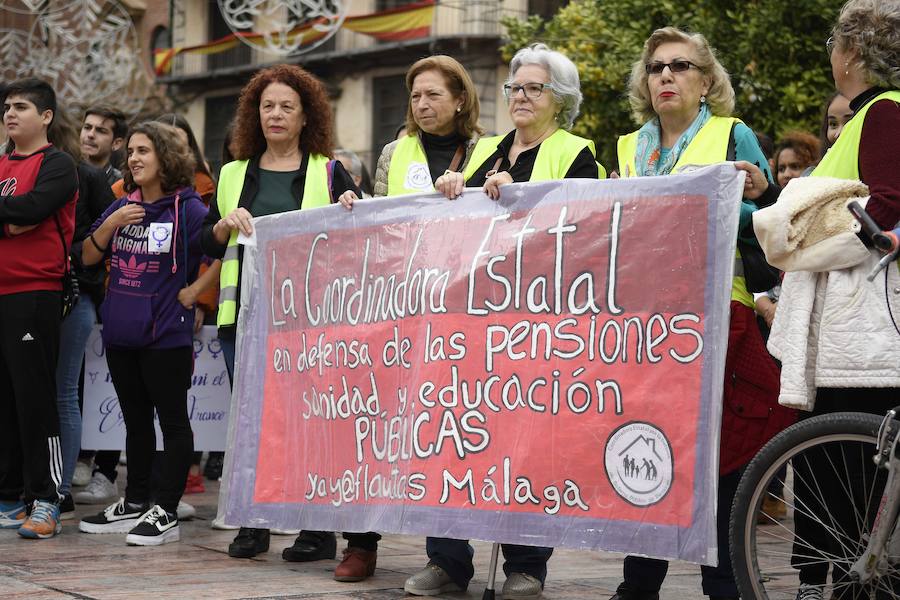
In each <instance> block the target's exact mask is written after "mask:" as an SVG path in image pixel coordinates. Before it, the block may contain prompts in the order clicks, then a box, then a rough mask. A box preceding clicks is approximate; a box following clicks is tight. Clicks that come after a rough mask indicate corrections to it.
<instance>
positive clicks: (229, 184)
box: [216, 154, 331, 327]
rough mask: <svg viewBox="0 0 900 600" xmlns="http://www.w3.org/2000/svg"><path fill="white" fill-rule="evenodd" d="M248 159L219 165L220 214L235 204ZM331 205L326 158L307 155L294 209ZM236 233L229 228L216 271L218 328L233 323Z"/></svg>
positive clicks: (236, 276)
mask: <svg viewBox="0 0 900 600" xmlns="http://www.w3.org/2000/svg"><path fill="white" fill-rule="evenodd" d="M249 164H250V161H249V160H236V161H234V162H230V163H228V164H226V165H224V166H223V167H222V170H221V172H220V173H219V185H218V187H217V190H216V204H217V206H218V208H219V214H220V215H222V216H223V217H224V216H226V215H228V214H231V211H233V210H234V209H236V208H237V207H238V202H239V201H240V199H241V191H242V190H243V189H244V179H245V177H246V175H247V166H248V165H249ZM329 204H331V190H329V189H328V158H327V157H325V156H322V155H320V154H310V155H309V161H308V163H307V165H306V181H305V183H304V185H303V198H298V199H297V208H299V209H306V208H316V207H319V206H328V205H329ZM237 237H238V232H237V231H232V232H231V237H229V238H228V246H227V247H226V248H225V256H224V257H222V271H221V273H220V274H219V312H218V315H217V317H216V324H217V325H218V326H219V327H223V326H229V325H234V324H235V319H236V317H237V300H238V297H237V295H238V274H239V272H240V265H239V264H238V256H239V253H238V243H237Z"/></svg>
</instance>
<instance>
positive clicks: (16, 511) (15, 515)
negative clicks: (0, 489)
mask: <svg viewBox="0 0 900 600" xmlns="http://www.w3.org/2000/svg"><path fill="white" fill-rule="evenodd" d="M27 518H28V510H27V509H26V508H25V503H24V502H22V501H21V500H15V501H13V502H7V501H5V500H3V501H0V529H18V528H19V527H21V526H22V524H23V523H24V522H25V519H27Z"/></svg>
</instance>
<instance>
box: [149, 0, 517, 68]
mask: <svg viewBox="0 0 900 600" xmlns="http://www.w3.org/2000/svg"><path fill="white" fill-rule="evenodd" d="M360 4H365V3H362V2H351V7H350V15H349V16H356V15H361V14H364V13H365V11H360V10H355V7H356V5H360ZM527 8H528V3H527V2H526V1H525V0H520V1H519V0H505V1H504V0H444V1H439V2H438V3H437V4H436V5H435V7H434V17H433V19H432V23H431V34H430V36H428V37H424V38H418V39H413V40H406V41H394V42H382V41H379V40H377V39H375V38H373V37H371V36H368V35H365V34H362V33H357V32H354V31H350V30H348V29H341V30H339V31H338V32H337V34H335V35H334V36H333V37H332V38H331V39H329V40H328V41H326V42H325V43H323V44H321V45H320V46H318V47H317V48H315V49H314V50H312V51H310V52H308V53H306V54H301V55H299V56H298V57H295V58H292V59H289V60H290V61H291V62H299V63H301V64H304V65H307V66H309V67H310V68H314V67H315V65H316V64H333V63H334V62H335V61H342V62H346V63H347V65H348V66H350V67H352V66H365V65H366V64H368V63H369V61H378V64H384V60H388V61H390V60H391V58H392V56H396V55H397V50H402V49H416V48H418V49H419V50H418V51H417V52H418V53H419V54H420V55H421V54H422V52H421V48H422V47H423V46H425V47H429V46H431V47H434V44H435V43H436V42H439V41H450V40H453V41H455V43H457V44H460V45H463V46H464V45H465V44H467V43H469V42H474V43H477V42H478V41H489V40H493V41H497V40H499V39H500V38H501V37H502V35H503V33H504V31H503V29H504V28H503V25H502V24H501V22H500V21H501V19H502V18H504V17H518V18H524V17H525V15H526V14H527ZM369 10H372V9H371V7H370V8H369ZM176 22H177V19H176ZM186 37H188V36H176V39H177V38H181V39H184V38H186ZM200 43H202V42H200V41H197V42H193V44H200ZM184 45H192V44H190V43H189V44H184ZM400 55H403V53H402V52H401V53H400ZM278 62H282V61H281V60H280V59H279V57H278V55H275V54H270V53H266V52H261V51H259V50H256V49H254V48H250V47H249V46H247V45H245V44H243V43H241V42H238V45H237V46H235V47H233V48H231V49H229V50H226V51H224V52H221V53H218V54H214V55H202V54H199V53H183V54H179V55H178V56H177V57H175V59H174V61H173V63H172V69H171V71H170V73H169V74H168V75H166V76H163V77H160V78H159V81H160V82H173V83H175V82H187V81H189V80H200V79H208V78H219V77H229V76H236V75H244V74H246V73H247V72H250V71H253V70H256V69H258V68H260V67H261V66H264V65H269V64H274V63H278Z"/></svg>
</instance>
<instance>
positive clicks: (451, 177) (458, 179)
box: [434, 171, 466, 200]
mask: <svg viewBox="0 0 900 600" xmlns="http://www.w3.org/2000/svg"><path fill="white" fill-rule="evenodd" d="M465 187H466V180H465V179H463V174H462V173H457V172H455V171H447V172H446V173H444V174H443V175H441V176H440V177H438V178H437V181H435V182H434V189H436V190H437V191H439V192H440V193H442V194H443V195H444V196H445V197H446V198H447V199H448V200H455V199H456V198H458V197H459V195H460V194H462V192H463V189H464V188H465Z"/></svg>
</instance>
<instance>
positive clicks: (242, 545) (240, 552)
mask: <svg viewBox="0 0 900 600" xmlns="http://www.w3.org/2000/svg"><path fill="white" fill-rule="evenodd" d="M268 551H269V530H268V529H253V528H252V527H241V530H240V531H238V534H237V536H235V538H234V541H233V542H231V543H230V544H229V545H228V556H230V557H231V558H253V557H254V556H256V555H257V554H259V553H261V552H268Z"/></svg>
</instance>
